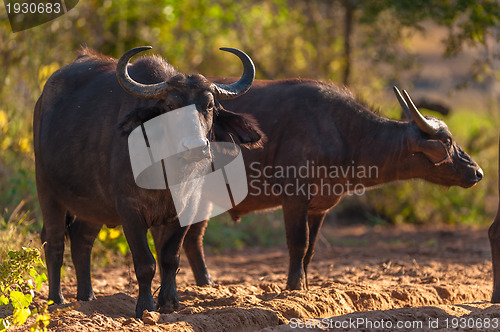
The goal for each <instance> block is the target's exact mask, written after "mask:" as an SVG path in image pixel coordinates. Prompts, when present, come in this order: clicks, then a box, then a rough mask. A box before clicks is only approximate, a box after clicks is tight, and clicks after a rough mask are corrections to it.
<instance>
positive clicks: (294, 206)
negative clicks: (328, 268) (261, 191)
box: [283, 196, 309, 289]
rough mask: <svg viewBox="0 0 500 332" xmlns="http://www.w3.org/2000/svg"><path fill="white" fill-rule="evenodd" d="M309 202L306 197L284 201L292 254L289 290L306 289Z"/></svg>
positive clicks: (287, 236) (288, 240)
mask: <svg viewBox="0 0 500 332" xmlns="http://www.w3.org/2000/svg"><path fill="white" fill-rule="evenodd" d="M307 207H308V201H307V199H306V198H305V197H299V196H290V197H285V198H284V199H283V216H284V219H285V230H286V243H287V245H288V252H289V254H290V265H289V268H288V281H287V284H286V288H287V289H306V287H307V284H306V275H305V271H304V257H305V255H306V250H307V247H308V241H309V228H308V225H307Z"/></svg>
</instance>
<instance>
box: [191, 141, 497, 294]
mask: <svg viewBox="0 0 500 332" xmlns="http://www.w3.org/2000/svg"><path fill="white" fill-rule="evenodd" d="M498 156H499V165H500V141H499V142H498ZM498 174H499V175H500V169H499V171H498ZM498 194H499V201H498V210H497V215H496V217H495V220H494V221H493V224H492V225H491V226H490V229H489V230H488V237H489V239H490V246H491V260H492V262H493V295H492V296H491V302H493V303H500V177H499V178H498ZM195 225H196V224H194V225H191V226H195ZM196 232H197V233H199V231H196ZM201 250H203V249H201Z"/></svg>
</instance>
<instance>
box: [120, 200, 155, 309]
mask: <svg viewBox="0 0 500 332" xmlns="http://www.w3.org/2000/svg"><path fill="white" fill-rule="evenodd" d="M121 211H122V225H123V233H124V234H125V237H126V238H127V242H128V245H129V247H130V252H131V253H132V259H133V261H134V270H135V276H136V278H137V282H138V283H139V296H138V298H137V305H136V307H135V316H136V317H137V318H141V317H142V313H143V311H144V310H148V311H154V310H155V304H154V301H153V295H152V294H151V282H152V280H153V277H154V275H155V271H156V261H155V258H154V257H153V254H152V253H151V250H149V246H148V239H147V232H148V229H147V227H146V221H145V220H144V218H143V217H142V216H140V215H138V214H137V211H134V210H133V209H127V208H123V209H121Z"/></svg>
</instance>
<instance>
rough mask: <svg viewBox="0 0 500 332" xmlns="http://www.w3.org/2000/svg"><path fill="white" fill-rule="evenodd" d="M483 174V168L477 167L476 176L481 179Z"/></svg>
mask: <svg viewBox="0 0 500 332" xmlns="http://www.w3.org/2000/svg"><path fill="white" fill-rule="evenodd" d="M483 176H484V173H483V170H482V169H481V168H479V169H478V170H477V171H476V177H477V178H478V179H479V180H481V179H482V178H483Z"/></svg>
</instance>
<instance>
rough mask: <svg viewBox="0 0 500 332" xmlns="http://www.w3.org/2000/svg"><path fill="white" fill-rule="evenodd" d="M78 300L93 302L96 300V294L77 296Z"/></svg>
mask: <svg viewBox="0 0 500 332" xmlns="http://www.w3.org/2000/svg"><path fill="white" fill-rule="evenodd" d="M76 300H77V301H93V300H95V294H94V292H92V293H90V294H83V295H77V296H76Z"/></svg>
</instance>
